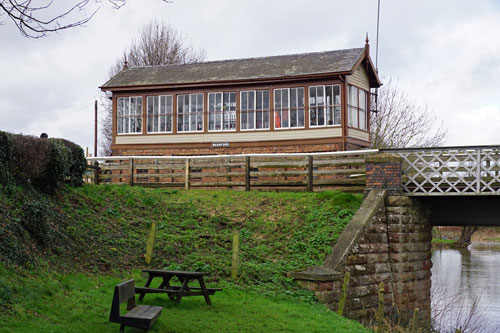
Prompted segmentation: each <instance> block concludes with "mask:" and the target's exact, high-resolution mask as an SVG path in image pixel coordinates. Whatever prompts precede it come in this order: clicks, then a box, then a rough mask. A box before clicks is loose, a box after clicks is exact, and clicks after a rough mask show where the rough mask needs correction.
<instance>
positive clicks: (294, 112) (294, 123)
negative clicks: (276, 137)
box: [290, 110, 297, 127]
mask: <svg viewBox="0 0 500 333" xmlns="http://www.w3.org/2000/svg"><path fill="white" fill-rule="evenodd" d="M290 127H297V110H291V111H290Z"/></svg>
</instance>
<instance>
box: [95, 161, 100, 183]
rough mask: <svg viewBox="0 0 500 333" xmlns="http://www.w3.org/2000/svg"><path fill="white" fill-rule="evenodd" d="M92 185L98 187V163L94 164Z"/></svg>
mask: <svg viewBox="0 0 500 333" xmlns="http://www.w3.org/2000/svg"><path fill="white" fill-rule="evenodd" d="M94 184H96V185H99V162H97V161H95V162H94Z"/></svg>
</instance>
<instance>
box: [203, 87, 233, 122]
mask: <svg viewBox="0 0 500 333" xmlns="http://www.w3.org/2000/svg"><path fill="white" fill-rule="evenodd" d="M208 130H209V131H235V130H236V93H235V92H218V93H209V94H208Z"/></svg>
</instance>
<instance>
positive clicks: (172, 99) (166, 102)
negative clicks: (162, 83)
mask: <svg viewBox="0 0 500 333" xmlns="http://www.w3.org/2000/svg"><path fill="white" fill-rule="evenodd" d="M150 97H151V98H157V99H158V108H159V110H161V98H162V97H165V113H164V114H162V113H161V112H158V113H155V110H154V103H153V113H152V115H151V116H150V114H149V98H150ZM169 97H170V99H171V101H170V113H169V112H168V107H167V106H168V98H169ZM155 116H158V120H159V121H160V117H166V119H168V116H170V131H160V130H159V129H160V125H159V124H158V131H154V123H153V131H149V118H150V117H153V119H154V117H155ZM160 124H161V121H160ZM165 128H168V121H167V120H165ZM173 131H174V96H173V95H148V96H146V133H147V134H166V133H173Z"/></svg>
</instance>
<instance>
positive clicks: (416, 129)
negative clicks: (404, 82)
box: [371, 79, 448, 148]
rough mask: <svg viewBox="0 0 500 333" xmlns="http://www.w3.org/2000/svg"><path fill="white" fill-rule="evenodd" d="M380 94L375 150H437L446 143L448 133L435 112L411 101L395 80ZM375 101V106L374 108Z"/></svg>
mask: <svg viewBox="0 0 500 333" xmlns="http://www.w3.org/2000/svg"><path fill="white" fill-rule="evenodd" d="M387 81H388V82H387V83H386V84H384V85H383V86H382V88H380V90H379V91H378V103H377V104H378V105H377V108H378V112H377V113H376V114H375V115H374V116H373V117H372V118H371V139H372V145H373V147H374V148H410V147H433V146H438V145H440V144H442V143H443V140H444V138H445V137H446V133H447V131H448V130H447V129H446V128H445V127H444V126H443V123H442V121H439V120H438V119H437V117H436V116H435V115H434V114H433V113H432V111H431V110H429V109H428V108H427V106H425V107H421V106H419V105H418V104H417V103H416V102H415V101H413V100H410V99H409V98H408V96H407V95H406V94H405V93H404V91H402V90H401V89H400V88H399V87H398V85H397V84H395V83H393V82H392V80H390V79H389V80H387ZM374 103H375V101H373V102H372V105H375V104H374Z"/></svg>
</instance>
